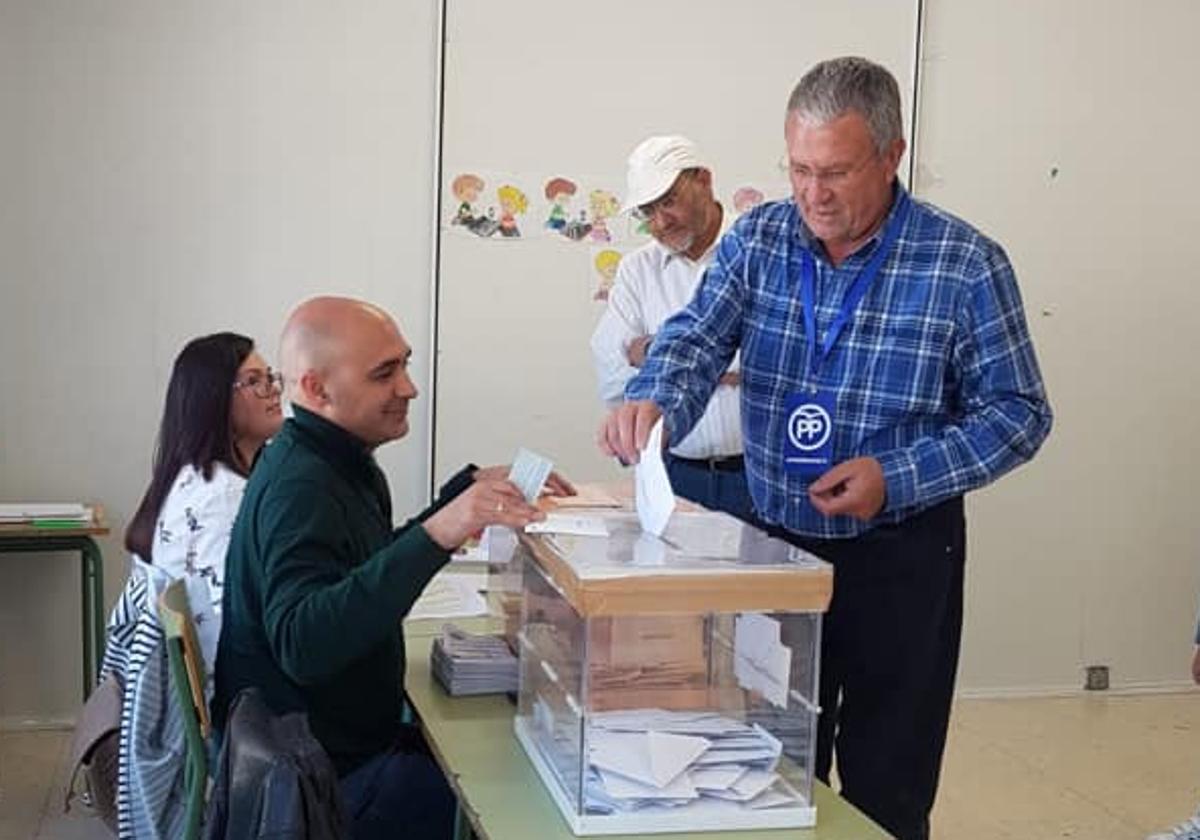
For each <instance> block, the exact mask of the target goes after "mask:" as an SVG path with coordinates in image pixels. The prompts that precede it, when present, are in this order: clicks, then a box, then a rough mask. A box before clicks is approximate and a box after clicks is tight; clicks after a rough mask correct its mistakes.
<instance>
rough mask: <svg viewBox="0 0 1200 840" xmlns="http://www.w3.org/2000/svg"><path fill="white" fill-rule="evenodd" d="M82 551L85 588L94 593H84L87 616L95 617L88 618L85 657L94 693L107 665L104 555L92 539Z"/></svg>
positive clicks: (87, 680) (87, 682) (87, 677)
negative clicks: (101, 670) (102, 667)
mask: <svg viewBox="0 0 1200 840" xmlns="http://www.w3.org/2000/svg"><path fill="white" fill-rule="evenodd" d="M81 551H82V554H83V566H84V569H83V571H84V575H85V580H86V583H85V587H90V592H89V591H88V590H87V589H85V590H84V599H85V600H84V603H85V604H87V605H88V608H87V609H86V610H85V613H91V615H90V616H89V615H85V616H84V620H85V621H87V620H88V619H90V620H91V629H90V631H85V632H84V640H85V643H86V641H87V640H88V639H89V637H90V642H91V644H86V646H85V653H84V659H85V666H84V680H85V685H86V686H87V691H88V692H89V693H90V692H91V691H92V689H94V688H95V687H96V681H97V680H98V679H99V676H100V663H101V662H103V661H104V555H103V554H101V553H100V546H98V545H96V541H95V540H93V539H92V538H91V537H88V538H87V539H85V540H84V541H83V544H82V546H81ZM89 594H90V596H91V597H90V598H89V597H88V596H89ZM89 664H90V667H89Z"/></svg>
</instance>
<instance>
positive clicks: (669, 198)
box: [629, 171, 691, 222]
mask: <svg viewBox="0 0 1200 840" xmlns="http://www.w3.org/2000/svg"><path fill="white" fill-rule="evenodd" d="M690 177H691V173H690V172H688V171H684V172H682V173H680V175H679V177H678V178H676V179H675V183H674V184H672V185H671V189H669V190H667V192H666V195H663V196H661V197H659V198H656V199H655V200H654V201H651V202H650V203H649V204H641V205H639V206H637V207H634V208H633V210H631V211H630V213H629V214H630V215H631V216H633V218H635V219H637V220H638V221H639V222H648V221H650V220H651V219H653V218H654V217H655V216H656V215H657V214H658V213H660V212H662V211H664V210H671V209H672V208H674V207H675V203H676V202H677V201H678V200H679V189H680V187H682V186H683V185H684V183H685V182H686V181H687V180H688V179H689V178H690Z"/></svg>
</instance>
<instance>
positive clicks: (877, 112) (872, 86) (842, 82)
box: [787, 56, 904, 153]
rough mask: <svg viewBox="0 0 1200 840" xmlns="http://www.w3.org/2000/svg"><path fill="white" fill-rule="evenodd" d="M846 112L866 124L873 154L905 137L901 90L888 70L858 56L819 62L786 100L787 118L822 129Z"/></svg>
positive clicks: (884, 149)
mask: <svg viewBox="0 0 1200 840" xmlns="http://www.w3.org/2000/svg"><path fill="white" fill-rule="evenodd" d="M847 111H857V112H858V113H859V114H861V115H862V117H863V119H864V120H866V121H867V128H868V129H869V130H870V132H871V139H872V140H874V141H875V150H876V151H877V152H880V153H882V152H884V151H886V149H887V148H888V146H890V145H891V144H892V142H893V141H895V140H899V139H901V138H903V137H904V123H903V119H902V117H901V115H900V86H899V85H897V84H896V78H895V77H894V76H893V75H892V74H891V73H889V72H888V70H887V68H885V67H882V66H881V65H878V64H876V63H875V62H873V61H869V60H867V59H865V58H859V57H857V56H845V57H843V58H831V59H829V60H828V61H822V62H821V63H820V64H818V65H816V66H815V67H813V68H812V69H811V70H809V71H808V72H807V73H805V74H804V78H802V79H801V80H800V81H799V82H798V83H797V84H796V87H795V88H793V89H792V95H791V96H790V97H789V98H788V104H787V115H788V116H789V117H790V116H791V115H792V114H795V115H796V116H798V117H799V118H800V119H802V120H804V121H806V122H813V123H816V124H817V125H824V124H825V123H827V122H830V121H832V120H835V119H837V118H838V117H840V116H842V115H843V114H845V113H846V112H847Z"/></svg>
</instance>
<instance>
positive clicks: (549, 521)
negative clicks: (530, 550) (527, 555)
mask: <svg viewBox="0 0 1200 840" xmlns="http://www.w3.org/2000/svg"><path fill="white" fill-rule="evenodd" d="M525 533H527V534H574V535H575V536H578V537H607V536H608V526H607V525H605V524H604V520H603V519H601V518H600V517H598V516H579V515H577V514H570V513H548V514H546V518H545V519H543V520H542V521H541V522H530V523H529V524H528V525H526V526H525Z"/></svg>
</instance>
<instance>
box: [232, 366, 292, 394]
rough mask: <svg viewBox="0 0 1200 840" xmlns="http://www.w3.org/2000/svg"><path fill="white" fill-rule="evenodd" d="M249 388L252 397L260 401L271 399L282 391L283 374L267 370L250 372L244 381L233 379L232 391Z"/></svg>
mask: <svg viewBox="0 0 1200 840" xmlns="http://www.w3.org/2000/svg"><path fill="white" fill-rule="evenodd" d="M242 388H249V389H250V392H251V393H252V394H254V396H256V397H258V398H259V399H261V400H265V399H267V398H269V397H273V396H275V395H276V394H278V393H279V392H280V391H282V390H283V374H282V373H276V372H275V371H273V370H271V369H270V368H267V370H266V372H265V373H264V372H262V371H257V370H256V371H251V372H250V373H248V374H247V375H246V378H245V379H235V380H234V381H233V390H235V391H238V390H241V389H242Z"/></svg>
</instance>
